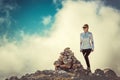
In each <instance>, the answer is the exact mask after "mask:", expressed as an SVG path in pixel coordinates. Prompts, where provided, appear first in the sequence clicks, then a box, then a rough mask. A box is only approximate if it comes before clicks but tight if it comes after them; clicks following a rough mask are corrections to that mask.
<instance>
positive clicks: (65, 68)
mask: <svg viewBox="0 0 120 80" xmlns="http://www.w3.org/2000/svg"><path fill="white" fill-rule="evenodd" d="M53 65H54V66H55V70H43V71H40V70H37V71H36V72H35V73H31V74H28V73H27V74H25V75H23V76H21V77H20V78H18V77H17V76H11V77H10V78H6V79H5V80H120V77H119V76H117V74H116V73H115V72H114V71H113V70H111V69H109V68H107V69H104V70H101V69H96V70H95V71H94V72H93V73H92V72H89V71H88V70H86V69H84V67H83V66H82V64H81V63H80V61H79V60H77V59H76V57H75V56H74V52H72V51H71V50H70V48H69V47H66V48H65V49H64V51H63V52H60V56H59V58H58V59H57V60H56V61H55V62H54V63H53Z"/></svg>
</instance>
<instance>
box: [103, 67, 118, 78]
mask: <svg viewBox="0 0 120 80" xmlns="http://www.w3.org/2000/svg"><path fill="white" fill-rule="evenodd" d="M104 74H105V76H106V77H107V78H108V79H110V80H113V79H114V80H117V79H118V77H117V75H116V73H115V72H114V71H113V70H111V69H109V68H107V69H104Z"/></svg>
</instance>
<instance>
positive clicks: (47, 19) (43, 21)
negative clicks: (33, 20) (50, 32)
mask: <svg viewBox="0 0 120 80" xmlns="http://www.w3.org/2000/svg"><path fill="white" fill-rule="evenodd" d="M51 19H52V16H50V15H49V16H46V17H43V20H42V23H43V24H44V25H48V24H49V23H50V22H51Z"/></svg>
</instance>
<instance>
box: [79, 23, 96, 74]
mask: <svg viewBox="0 0 120 80" xmlns="http://www.w3.org/2000/svg"><path fill="white" fill-rule="evenodd" d="M88 29H89V25H88V24H84V26H83V31H84V32H82V33H80V52H82V53H83V56H84V58H85V61H86V64H87V70H88V71H89V72H91V69H90V62H89V58H88V56H89V54H90V53H91V52H93V51H94V40H93V35H92V32H89V31H88Z"/></svg>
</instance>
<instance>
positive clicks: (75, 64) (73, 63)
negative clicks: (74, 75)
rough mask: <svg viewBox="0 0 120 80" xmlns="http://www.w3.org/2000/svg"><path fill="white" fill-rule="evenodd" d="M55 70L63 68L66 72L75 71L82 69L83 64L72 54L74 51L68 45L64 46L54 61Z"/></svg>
mask: <svg viewBox="0 0 120 80" xmlns="http://www.w3.org/2000/svg"><path fill="white" fill-rule="evenodd" d="M54 66H55V70H64V71H67V72H75V71H77V70H83V66H82V64H81V63H80V61H78V60H77V59H76V57H75V56H74V52H72V51H71V50H70V48H69V47H67V48H65V49H64V51H63V52H61V53H60V56H59V58H58V60H56V61H55V62H54Z"/></svg>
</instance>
